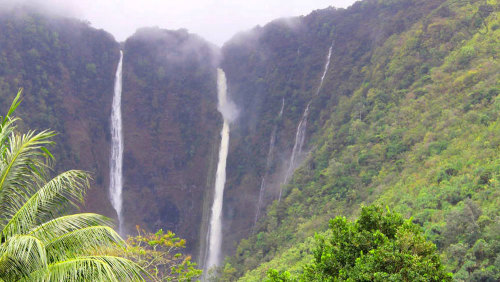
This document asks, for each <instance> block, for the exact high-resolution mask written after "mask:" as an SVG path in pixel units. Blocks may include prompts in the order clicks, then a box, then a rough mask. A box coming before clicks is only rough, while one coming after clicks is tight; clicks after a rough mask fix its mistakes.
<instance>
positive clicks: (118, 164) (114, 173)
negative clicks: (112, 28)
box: [109, 51, 123, 234]
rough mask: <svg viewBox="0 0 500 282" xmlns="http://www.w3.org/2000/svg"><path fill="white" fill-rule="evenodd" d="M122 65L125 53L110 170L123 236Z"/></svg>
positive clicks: (115, 105) (118, 77)
mask: <svg viewBox="0 0 500 282" xmlns="http://www.w3.org/2000/svg"><path fill="white" fill-rule="evenodd" d="M122 63H123V52H122V51H120V61H119V62H118V67H117V69H116V75H115V93H114V95H113V105H112V110H111V159H110V169H109V176H110V177H109V196H110V199H111V205H112V206H113V208H114V209H115V211H116V214H117V216H118V232H119V233H120V234H123V215H122V189H123V176H122V164H123V135H122V111H121V100H122Z"/></svg>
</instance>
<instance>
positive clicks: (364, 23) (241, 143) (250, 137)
mask: <svg viewBox="0 0 500 282" xmlns="http://www.w3.org/2000/svg"><path fill="white" fill-rule="evenodd" d="M442 2H443V1H416V2H415V1H399V2H398V3H392V4H388V3H378V2H377V1H362V2H359V3H356V4H355V5H353V6H352V7H350V8H349V9H333V8H329V9H324V10H318V11H315V12H313V13H311V14H310V15H308V16H306V17H299V18H291V19H283V20H277V21H274V22H272V23H270V24H268V25H266V26H264V27H257V28H255V29H253V30H251V31H249V32H246V33H241V34H239V35H237V36H235V37H234V38H233V39H232V40H230V41H229V42H227V43H226V44H225V45H224V46H223V48H222V58H223V59H222V62H221V66H222V67H223V69H224V70H225V72H226V74H227V78H228V85H229V92H230V95H231V97H232V99H233V100H234V101H235V103H236V104H237V106H238V107H239V108H240V110H241V113H240V116H239V119H238V122H237V123H236V124H235V125H234V128H233V129H232V132H231V148H230V153H229V157H228V171H227V173H228V180H227V184H226V192H225V193H226V194H225V199H224V220H225V224H224V228H225V233H224V234H225V235H224V236H225V238H227V240H228V241H230V242H234V241H238V240H239V239H241V238H243V237H245V236H247V235H248V234H250V233H251V230H252V228H253V226H254V219H255V214H256V208H257V202H258V197H259V190H260V187H261V183H262V178H263V177H264V176H266V183H267V184H266V185H265V187H264V188H265V190H266V193H265V195H264V207H263V208H264V209H265V206H266V205H267V204H269V203H271V202H272V201H273V200H276V199H277V198H278V194H279V190H280V189H281V188H280V187H282V188H283V189H284V191H285V192H286V191H287V190H288V188H287V186H286V185H284V180H285V179H284V178H285V173H286V171H287V170H288V166H289V162H290V156H291V153H292V149H293V146H294V143H295V138H296V133H297V127H298V124H299V121H300V120H301V118H302V116H303V113H304V111H305V108H306V105H307V104H308V103H309V102H310V101H311V106H310V110H309V114H308V118H307V127H306V139H305V147H304V150H303V151H304V153H302V154H300V155H298V163H299V164H300V163H301V161H302V160H303V159H304V158H305V157H306V155H307V154H306V153H307V152H308V151H309V150H312V149H314V148H313V146H308V145H307V144H309V143H310V141H311V140H312V141H314V138H315V137H314V136H316V135H317V134H318V133H321V131H322V130H323V129H322V126H323V125H324V123H325V120H326V119H327V118H328V117H329V116H331V114H332V109H333V107H334V106H335V105H337V103H338V101H339V99H341V97H348V96H352V95H353V92H354V91H355V90H356V89H357V88H358V87H359V85H361V84H362V83H363V82H364V80H365V77H364V75H363V67H364V66H366V65H368V64H369V63H370V60H371V58H372V55H373V53H374V52H375V50H376V49H377V48H378V47H380V46H381V45H382V44H383V43H384V42H385V40H386V39H387V38H389V37H390V36H392V35H394V34H399V33H401V32H403V31H404V30H406V29H408V28H409V27H410V26H411V25H412V24H414V23H415V22H416V21H418V20H419V19H421V18H422V17H423V16H424V15H426V13H428V12H429V11H431V10H432V9H434V8H436V7H438V6H439V5H440V3H442ZM330 47H332V53H331V58H330V62H329V67H328V69H327V71H326V73H325V78H324V83H323V85H322V87H321V89H319V87H320V81H321V77H322V74H323V71H324V67H325V65H326V62H327V54H328V51H329V48H330ZM282 103H284V108H283V116H282V117H281V118H279V112H280V108H281V106H282ZM275 128H276V138H275V147H274V150H273V152H272V153H271V158H270V166H267V169H266V163H267V159H268V154H269V147H270V143H271V136H272V133H273V131H274V130H275ZM313 143H314V142H313ZM266 173H267V175H266ZM256 230H258V226H257V229H256ZM234 250H235V245H233V244H231V243H228V244H226V245H225V251H226V253H228V254H229V253H232V252H234Z"/></svg>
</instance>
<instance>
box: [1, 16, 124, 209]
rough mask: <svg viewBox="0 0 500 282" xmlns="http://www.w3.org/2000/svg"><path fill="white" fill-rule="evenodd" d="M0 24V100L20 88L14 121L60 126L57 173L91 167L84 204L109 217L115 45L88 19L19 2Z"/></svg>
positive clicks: (4, 101) (9, 97) (34, 125)
mask: <svg viewBox="0 0 500 282" xmlns="http://www.w3.org/2000/svg"><path fill="white" fill-rule="evenodd" d="M0 29H1V31H2V32H0V98H1V99H0V106H2V108H4V109H5V108H7V107H8V106H9V102H10V101H12V99H13V98H14V95H15V93H17V90H18V89H19V88H23V89H24V90H23V93H24V95H23V97H24V105H23V107H21V108H20V109H19V115H20V116H22V117H23V120H22V122H21V123H20V124H19V126H20V127H21V128H24V129H39V130H43V129H46V128H50V129H52V130H54V131H56V132H58V133H59V134H58V135H57V136H55V137H54V141H55V142H57V146H55V147H54V155H57V156H58V159H57V160H58V161H57V162H56V163H55V164H54V168H55V169H56V171H58V172H62V171H64V170H65V169H67V168H68V167H78V168H80V169H84V170H87V171H89V172H91V173H92V174H93V179H94V180H93V181H92V185H93V186H96V187H97V189H94V190H93V191H91V193H90V194H91V195H92V197H89V199H88V201H87V205H88V207H89V209H88V210H92V211H98V212H101V213H104V214H106V215H109V216H114V211H113V210H112V208H111V206H110V204H109V202H108V201H107V193H106V190H105V187H106V186H107V181H108V171H109V170H108V166H109V165H108V163H109V159H108V158H109V148H110V146H109V140H110V135H109V116H110V113H111V101H112V99H111V98H112V94H113V83H114V73H115V70H116V65H117V63H118V57H119V44H118V43H117V42H115V40H114V39H113V37H112V36H111V35H110V34H109V33H106V32H105V31H102V30H97V29H94V28H92V27H90V26H89V24H88V23H85V22H82V21H79V20H75V19H70V18H61V17H51V16H48V15H43V14H39V13H36V12H34V11H31V10H28V9H22V8H19V9H14V10H12V11H4V10H2V11H0Z"/></svg>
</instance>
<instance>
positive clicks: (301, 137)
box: [278, 43, 333, 201]
mask: <svg viewBox="0 0 500 282" xmlns="http://www.w3.org/2000/svg"><path fill="white" fill-rule="evenodd" d="M332 50H333V43H332V45H330V48H329V49H328V55H327V56H326V61H325V68H324V70H323V74H322V75H321V80H320V82H319V86H318V88H317V89H316V92H315V93H314V96H317V95H318V94H319V92H320V91H321V88H323V82H324V80H325V76H326V73H327V72H328V68H329V67H330V59H331V57H332ZM311 103H312V99H311V100H310V101H309V103H307V106H306V109H305V110H304V114H303V115H302V118H301V119H300V121H299V125H298V126H297V133H296V134H295V143H294V145H293V149H292V155H291V156H290V162H289V163H288V169H287V171H286V173H285V179H284V180H283V184H285V183H287V182H288V179H289V178H290V177H291V176H292V174H293V172H294V171H295V168H296V166H297V164H296V162H297V158H298V157H299V156H300V155H301V154H302V149H303V147H304V142H305V140H306V128H307V117H308V116H309V107H310V106H311ZM282 192H283V189H282V188H280V194H279V197H278V201H281V193H282Z"/></svg>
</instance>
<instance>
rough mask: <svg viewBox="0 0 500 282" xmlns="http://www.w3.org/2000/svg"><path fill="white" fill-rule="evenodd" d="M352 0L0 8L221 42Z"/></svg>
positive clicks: (59, 3)
mask: <svg viewBox="0 0 500 282" xmlns="http://www.w3.org/2000/svg"><path fill="white" fill-rule="evenodd" d="M354 2H355V0H310V1H303V0H254V1H240V0H234V1H230V0H185V1H171V0H168V1H167V0H143V1H137V0H107V1H102V0H86V1H81V0H43V1H42V0H0V7H1V8H0V9H3V10H5V9H10V8H12V7H15V6H19V5H21V6H28V7H32V8H33V7H36V8H37V9H39V10H40V11H42V12H46V13H51V14H56V15H64V16H69V17H76V18H79V19H81V20H84V21H88V22H90V23H91V25H92V26H93V27H95V28H101V29H104V30H106V31H108V32H110V33H111V34H113V35H114V36H115V38H116V39H117V40H118V41H124V40H125V39H127V38H128V37H129V36H130V35H132V34H133V33H134V32H135V31H136V30H137V29H138V28H141V27H148V26H158V27H160V28H165V29H180V28H186V29H188V30H189V32H191V33H196V34H199V35H200V36H202V37H204V38H206V39H207V40H208V41H210V42H212V43H214V44H216V45H219V46H221V45H222V44H223V43H224V42H226V41H227V40H229V39H230V38H231V37H232V36H233V35H234V34H236V33H237V32H240V31H244V30H248V29H251V28H252V27H254V26H256V25H264V24H266V23H268V22H269V21H272V20H274V19H277V18H281V17H291V16H300V15H306V14H309V13H310V12H312V11H313V10H316V9H323V8H326V7H329V6H334V7H336V8H345V7H347V6H349V5H351V4H352V3H354Z"/></svg>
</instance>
